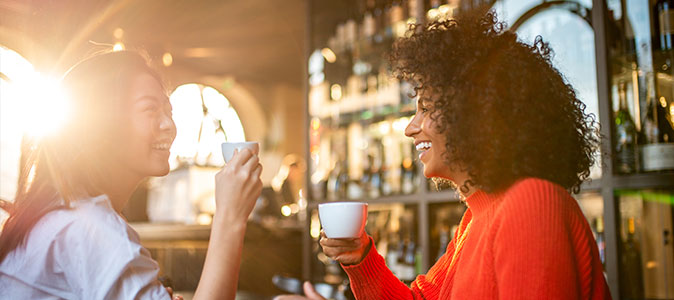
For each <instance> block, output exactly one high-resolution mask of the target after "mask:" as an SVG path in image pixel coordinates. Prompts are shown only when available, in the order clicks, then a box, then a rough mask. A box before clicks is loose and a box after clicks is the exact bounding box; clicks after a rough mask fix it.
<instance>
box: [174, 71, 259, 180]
mask: <svg viewBox="0 0 674 300" xmlns="http://www.w3.org/2000/svg"><path fill="white" fill-rule="evenodd" d="M170 99H171V105H173V120H174V121H175V123H176V127H177V128H178V134H177V136H176V139H175V141H174V142H173V146H172V147H171V160H170V162H171V168H172V169H175V168H178V167H179V166H182V165H197V166H222V165H223V164H224V159H223V158H222V150H221V148H220V144H222V143H223V142H227V141H229V142H243V141H245V140H246V138H245V134H244V132H243V126H242V125H241V120H240V119H239V115H238V114H237V113H236V111H235V110H234V108H233V107H232V106H231V105H230V103H229V101H228V100H227V98H226V97H225V96H224V95H222V94H221V93H220V92H218V91H217V90H216V89H214V88H212V87H209V86H204V85H201V84H195V83H190V84H184V85H181V86H179V87H178V88H176V90H175V91H174V92H173V93H172V94H171V97H170Z"/></svg>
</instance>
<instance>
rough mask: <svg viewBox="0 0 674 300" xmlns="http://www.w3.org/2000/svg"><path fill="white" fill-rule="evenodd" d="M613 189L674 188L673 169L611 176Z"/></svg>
mask: <svg viewBox="0 0 674 300" xmlns="http://www.w3.org/2000/svg"><path fill="white" fill-rule="evenodd" d="M613 188H615V189H674V171H669V172H664V173H642V174H631V175H616V176H613Z"/></svg>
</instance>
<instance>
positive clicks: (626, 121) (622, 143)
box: [615, 82, 637, 173]
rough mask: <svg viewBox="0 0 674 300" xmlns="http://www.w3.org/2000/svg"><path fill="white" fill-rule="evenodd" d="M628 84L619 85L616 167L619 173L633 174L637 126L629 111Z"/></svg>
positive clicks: (616, 124)
mask: <svg viewBox="0 0 674 300" xmlns="http://www.w3.org/2000/svg"><path fill="white" fill-rule="evenodd" d="M626 89H627V88H626V84H625V82H620V83H619V84H618V98H619V101H620V104H619V107H618V111H617V112H616V114H615V137H616V143H615V165H616V166H615V167H616V170H617V171H618V173H633V172H634V171H635V170H636V149H637V148H636V126H635V125H634V121H633V120H632V116H631V115H630V112H629V111H628V109H627V96H626Z"/></svg>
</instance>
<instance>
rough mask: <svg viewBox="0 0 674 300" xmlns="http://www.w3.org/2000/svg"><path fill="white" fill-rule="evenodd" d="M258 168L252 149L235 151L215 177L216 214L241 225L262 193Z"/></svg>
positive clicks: (257, 160)
mask: <svg viewBox="0 0 674 300" xmlns="http://www.w3.org/2000/svg"><path fill="white" fill-rule="evenodd" d="M261 173H262V165H261V164H260V160H259V158H258V156H257V153H254V152H253V150H251V149H248V148H244V149H242V150H241V151H238V150H235V151H234V154H233V155H232V158H231V160H229V161H228V162H227V165H225V167H224V168H223V169H222V170H220V172H218V173H217V174H216V175H215V202H216V215H222V216H224V218H225V219H227V221H228V222H234V223H235V224H245V223H246V221H247V220H248V215H250V213H251V211H252V210H253V207H254V206H255V201H256V200H257V198H258V197H259V196H260V193H261V192H262V181H261V180H260V174H261Z"/></svg>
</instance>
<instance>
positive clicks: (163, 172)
mask: <svg viewBox="0 0 674 300" xmlns="http://www.w3.org/2000/svg"><path fill="white" fill-rule="evenodd" d="M170 171H171V168H170V167H169V165H168V164H166V166H161V167H159V168H157V169H156V170H155V171H154V172H152V175H151V176H156V177H161V176H166V175H167V174H168V173H169V172H170Z"/></svg>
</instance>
